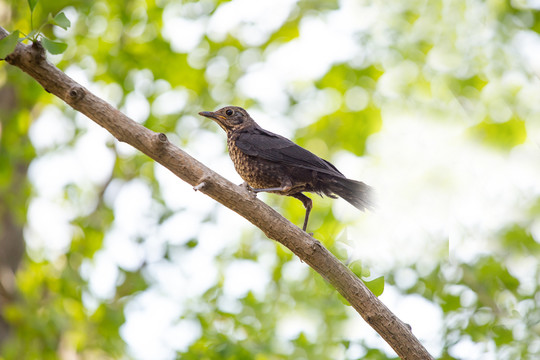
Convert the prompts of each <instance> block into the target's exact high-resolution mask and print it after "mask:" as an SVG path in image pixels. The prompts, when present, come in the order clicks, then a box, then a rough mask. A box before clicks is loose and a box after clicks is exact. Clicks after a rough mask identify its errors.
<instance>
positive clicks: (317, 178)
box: [199, 106, 372, 231]
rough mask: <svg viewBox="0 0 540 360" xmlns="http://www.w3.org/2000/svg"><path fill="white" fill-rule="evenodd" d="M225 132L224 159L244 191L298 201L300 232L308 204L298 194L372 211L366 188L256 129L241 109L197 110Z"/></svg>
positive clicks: (283, 138) (360, 183) (319, 159)
mask: <svg viewBox="0 0 540 360" xmlns="http://www.w3.org/2000/svg"><path fill="white" fill-rule="evenodd" d="M199 115H202V116H205V117H207V118H210V119H212V120H214V121H215V122H217V123H218V125H219V126H221V128H222V129H223V130H225V131H226V132H227V146H228V148H229V155H230V157H231V159H232V161H233V163H234V167H235V168H236V171H237V172H238V174H239V175H240V176H241V177H242V179H244V181H245V182H246V183H247V185H248V189H249V188H251V189H250V190H251V191H253V192H255V193H258V192H263V191H265V192H271V193H276V194H280V195H288V196H292V197H294V198H297V199H299V200H300V201H302V203H303V204H304V207H305V208H306V216H305V219H304V227H303V230H304V231H306V228H307V223H308V219H309V213H310V212H311V208H312V207H313V205H312V201H311V199H310V198H309V197H307V196H306V195H304V194H303V192H314V193H317V194H319V195H321V196H322V195H323V194H324V195H326V196H329V197H331V198H334V199H336V198H337V196H340V197H341V198H343V199H345V200H347V201H348V202H349V203H351V204H352V205H353V206H355V207H356V208H358V209H360V210H365V209H369V208H371V207H372V204H371V199H370V197H371V196H370V195H371V192H372V189H371V187H369V186H368V185H366V184H364V183H363V182H360V181H355V180H350V179H347V178H346V177H345V175H343V174H342V173H341V172H339V170H338V169H336V167H335V166H334V165H332V164H331V163H329V162H328V161H326V160H324V159H321V158H320V157H318V156H317V155H315V154H313V153H312V152H310V151H308V150H306V149H304V148H302V147H300V146H298V145H296V144H295V143H293V142H292V141H290V140H289V139H287V138H285V137H283V136H280V135H277V134H274V133H271V132H270V131H267V130H264V129H263V128H261V127H260V126H259V125H258V124H257V123H256V122H255V121H254V120H253V119H252V118H251V116H249V114H248V113H247V111H246V110H244V109H242V108H241V107H238V106H227V107H224V108H222V109H219V110H218V111H215V112H211V111H202V112H200V113H199Z"/></svg>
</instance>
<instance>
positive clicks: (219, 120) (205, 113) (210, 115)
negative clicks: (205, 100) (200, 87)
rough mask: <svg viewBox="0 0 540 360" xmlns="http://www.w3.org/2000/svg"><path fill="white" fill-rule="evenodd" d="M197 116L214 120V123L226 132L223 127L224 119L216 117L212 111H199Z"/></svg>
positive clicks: (219, 116)
mask: <svg viewBox="0 0 540 360" xmlns="http://www.w3.org/2000/svg"><path fill="white" fill-rule="evenodd" d="M199 115H201V116H204V117H207V118H209V119H212V120H214V121H215V122H217V123H218V125H219V126H221V128H222V129H223V130H225V131H227V127H226V126H225V121H226V118H225V117H224V116H222V115H218V114H216V113H215V112H212V111H201V112H200V113H199Z"/></svg>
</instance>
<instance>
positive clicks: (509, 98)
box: [0, 0, 540, 360]
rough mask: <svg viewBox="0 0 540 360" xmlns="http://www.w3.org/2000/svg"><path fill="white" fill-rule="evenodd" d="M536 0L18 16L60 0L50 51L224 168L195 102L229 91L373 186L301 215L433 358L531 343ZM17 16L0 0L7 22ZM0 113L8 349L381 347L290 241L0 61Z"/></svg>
mask: <svg viewBox="0 0 540 360" xmlns="http://www.w3.org/2000/svg"><path fill="white" fill-rule="evenodd" d="M538 8H540V2H538V1H534V0H529V1H527V0H523V1H504V0H489V1H480V0H453V1H450V0H448V1H442V0H439V1H427V0H423V1H422V0H410V1H378V0H373V1H367V0H366V1H362V0H342V1H331V0H328V1H326V0H277V1H276V0H273V1H271V0H261V1H248V0H233V1H217V0H204V1H174V0H173V1H168V0H146V1H145V0H133V1H128V0H125V1H121V0H111V1H101V0H97V1H82V0H81V1H67V0H57V1H54V2H51V1H41V2H39V3H38V5H37V8H36V11H35V14H34V24H41V23H42V22H43V21H45V19H46V17H47V14H48V13H53V14H56V13H57V12H59V11H64V12H65V13H66V15H67V17H68V18H69V20H70V21H71V23H72V26H71V28H69V29H68V30H67V31H64V30H62V29H59V28H55V29H51V28H50V27H46V28H45V29H44V32H45V33H46V34H47V35H48V36H50V37H52V38H54V37H56V38H59V39H62V40H63V41H65V42H66V43H67V44H68V49H67V50H66V52H65V53H64V54H62V55H54V56H51V55H49V60H50V61H52V62H53V63H54V64H56V66H58V67H59V68H60V69H61V70H63V71H65V72H66V73H67V74H68V75H69V76H71V77H73V78H74V79H75V80H76V81H78V82H80V83H81V84H83V85H84V86H86V87H88V88H89V89H90V91H92V92H94V93H95V94H97V95H98V96H101V97H102V98H104V99H106V100H107V101H108V102H110V103H111V104H113V105H114V106H116V107H118V108H119V109H120V110H122V111H123V112H125V113H126V114H127V115H128V116H130V117H131V118H132V119H134V120H135V121H137V122H139V123H142V124H144V126H146V127H148V128H149V129H151V130H153V131H156V132H164V133H166V134H167V136H168V137H169V139H170V140H171V141H172V142H173V143H175V144H176V145H178V146H180V147H181V148H182V149H184V150H186V151H187V152H188V153H189V154H190V155H192V156H194V157H195V158H197V159H198V160H200V161H202V162H203V163H204V164H205V165H207V166H209V167H211V168H212V169H213V170H215V171H217V172H219V173H220V174H222V175H223V176H225V177H227V178H228V179H230V180H231V181H233V182H235V183H238V184H239V183H241V182H242V181H241V179H240V178H239V176H238V175H237V174H236V173H235V171H234V168H233V165H232V163H231V161H230V159H229V158H228V155H227V153H226V137H225V133H224V132H223V131H222V130H221V129H220V128H219V127H218V126H217V125H216V124H215V123H213V122H211V121H209V120H208V119H205V118H202V117H199V116H198V115H197V113H198V112H199V111H203V110H207V111H211V110H215V109H217V108H219V107H221V106H223V105H229V104H233V105H238V106H242V107H245V108H246V109H247V110H248V111H249V112H250V114H251V115H252V116H253V117H254V119H255V120H256V121H257V122H258V123H259V124H260V125H261V126H262V127H264V128H266V129H268V130H270V131H273V132H276V133H279V134H281V135H284V136H287V137H289V138H292V139H294V141H296V142H297V143H298V144H299V145H301V146H304V147H306V148H307V149H309V150H311V151H312V152H315V153H316V154H318V155H319V156H321V157H323V158H325V159H327V160H330V161H332V162H333V163H334V164H335V165H336V166H337V167H338V168H339V169H340V170H341V171H342V172H344V173H345V175H347V176H348V177H350V178H354V179H357V180H361V181H364V182H366V183H368V184H370V185H371V186H373V187H375V188H376V190H377V195H378V208H377V210H376V211H375V212H372V213H361V212H359V211H358V210H356V209H355V208H353V207H352V206H350V205H349V204H348V203H346V202H345V201H344V200H341V199H340V200H331V199H322V198H319V197H318V196H312V198H313V200H314V210H313V212H312V215H311V218H310V225H309V228H310V229H309V230H310V231H312V232H314V236H315V237H316V238H317V239H320V240H321V241H322V242H323V243H324V245H325V246H326V247H328V248H329V249H330V250H331V251H332V252H333V253H334V254H336V256H338V257H339V258H340V259H342V261H343V262H345V263H351V262H355V264H361V266H362V269H363V275H364V277H365V279H366V280H370V279H374V278H377V277H380V276H384V279H385V289H384V293H383V294H382V295H381V299H382V301H383V302H385V304H387V305H388V307H389V308H390V309H391V310H392V311H394V312H395V313H396V315H397V316H398V317H400V318H401V319H402V320H403V321H405V322H407V323H408V324H410V325H411V326H412V330H413V332H414V333H415V334H416V335H417V337H419V339H420V340H421V341H422V343H423V344H425V346H426V347H427V348H428V350H429V351H430V352H431V353H432V354H433V355H434V356H435V357H436V358H441V359H537V358H539V356H540V336H539V335H540V294H539V293H538V290H539V286H540V285H539V284H540V262H539V255H540V243H539V242H540V220H539V217H540V141H539V137H540V120H539V118H540V101H539V96H540V95H539V94H540V81H539V77H538V75H539V74H540V60H539V59H540V36H539V34H538V32H539V31H540V14H539V12H538V11H537V9H538ZM29 17H30V12H29V9H28V5H27V3H26V1H19V0H10V1H6V0H0V25H1V26H2V27H4V28H6V29H7V30H8V31H12V30H13V29H21V30H23V31H26V32H29V31H30V30H31V29H30V25H29V23H30V21H29ZM38 26H39V25H38ZM36 27H37V26H36ZM0 120H1V123H0V135H1V138H0V342H1V345H0V358H1V359H66V360H73V359H158V360H160V359H175V358H176V359H258V360H264V359H394V358H396V356H395V354H394V353H393V351H392V350H391V349H390V348H389V347H388V346H387V345H386V344H385V343H384V341H382V339H381V338H380V337H379V336H378V335H377V334H376V333H375V332H374V330H372V329H371V328H370V327H369V326H368V325H366V324H365V323H364V322H363V320H362V319H361V318H360V316H359V315H358V314H357V313H356V312H354V311H353V310H352V309H351V308H350V307H348V306H346V305H345V304H343V302H342V301H341V300H340V298H339V296H338V295H337V293H336V292H335V291H334V290H333V289H332V288H331V287H330V286H329V285H328V284H327V283H326V282H325V281H324V280H322V278H321V277H320V276H319V275H318V274H316V273H315V272H314V271H312V270H311V269H310V268H309V267H308V266H307V265H305V264H304V263H302V262H300V261H299V260H298V258H296V257H294V256H293V255H292V253H291V252H290V251H289V250H287V249H286V248H284V247H282V246H281V245H279V244H277V243H275V242H273V241H270V240H269V239H267V238H266V237H265V236H264V234H263V233H262V232H261V231H259V230H258V229H256V228H254V227H253V226H252V225H251V224H250V223H248V222H247V221H246V220H244V219H243V218H241V217H239V216H238V215H237V214H235V213H233V212H231V211H230V210H228V209H226V208H224V207H223V206H221V205H220V204H218V203H215V202H214V201H212V200H211V199H209V198H207V197H206V196H205V195H203V194H201V193H199V192H194V191H193V189H192V188H191V187H190V186H189V185H188V184H186V183H183V182H182V181H181V180H179V179H178V178H176V177H174V176H173V175H172V174H171V173H169V172H168V170H165V169H164V168H163V167H161V166H160V165H159V164H156V163H155V162H153V161H152V160H151V159H149V158H148V157H146V156H145V155H142V154H140V153H138V152H137V151H135V150H134V149H132V148H131V147H129V146H127V145H125V144H121V143H119V142H118V141H116V140H115V139H114V138H113V137H112V136H111V135H110V134H109V133H107V132H106V131H105V130H104V129H102V128H101V127H99V126H98V125H96V124H95V123H93V122H92V121H90V120H89V119H88V118H86V117H85V116H83V115H81V114H79V113H77V112H75V111H74V110H72V109H71V108H70V107H69V106H67V105H66V104H64V103H63V102H61V101H60V100H58V99H57V98H55V97H54V96H52V95H50V94H48V93H47V92H46V91H44V90H43V88H41V87H40V86H39V85H38V84H37V83H36V82H35V81H34V80H33V79H32V78H30V77H29V76H28V75H26V74H24V73H22V72H21V71H20V70H19V69H17V68H14V67H12V66H9V65H6V63H5V62H0ZM259 197H260V198H261V199H262V200H263V201H265V202H267V203H268V204H270V205H271V206H273V207H274V208H275V209H276V210H278V211H279V212H280V213H282V214H283V215H284V216H286V217H287V218H288V219H290V220H291V221H292V222H293V223H295V224H301V223H302V220H303V216H304V208H303V206H302V204H301V203H300V202H299V201H298V200H296V199H292V198H285V197H279V196H276V195H272V194H262V195H260V196H259Z"/></svg>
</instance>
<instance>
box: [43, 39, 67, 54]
mask: <svg viewBox="0 0 540 360" xmlns="http://www.w3.org/2000/svg"><path fill="white" fill-rule="evenodd" d="M41 44H42V45H43V47H44V48H45V49H46V50H47V51H48V52H50V53H51V54H53V55H58V54H61V53H63V52H64V51H66V49H67V44H66V43H63V42H59V41H52V40H49V39H47V38H46V37H43V38H42V39H41Z"/></svg>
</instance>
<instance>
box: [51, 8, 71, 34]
mask: <svg viewBox="0 0 540 360" xmlns="http://www.w3.org/2000/svg"><path fill="white" fill-rule="evenodd" d="M49 22H50V23H51V24H53V25H56V26H60V27H61V28H62V29H64V30H67V29H68V28H69V27H70V26H71V21H69V19H68V18H67V17H66V14H64V13H63V12H60V13H58V14H56V16H55V17H54V18H53V19H52V20H49Z"/></svg>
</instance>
